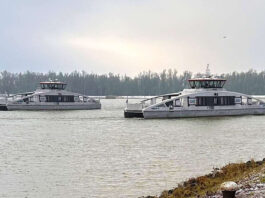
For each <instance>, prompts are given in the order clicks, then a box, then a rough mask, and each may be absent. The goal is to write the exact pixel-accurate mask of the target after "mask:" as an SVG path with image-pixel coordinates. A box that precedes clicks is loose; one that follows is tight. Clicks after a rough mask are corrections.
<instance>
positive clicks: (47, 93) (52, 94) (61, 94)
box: [0, 81, 101, 110]
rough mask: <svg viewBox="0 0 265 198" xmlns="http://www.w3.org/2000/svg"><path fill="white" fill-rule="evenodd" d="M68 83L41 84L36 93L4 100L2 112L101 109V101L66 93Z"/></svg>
mask: <svg viewBox="0 0 265 198" xmlns="http://www.w3.org/2000/svg"><path fill="white" fill-rule="evenodd" d="M65 88H66V83H63V82H58V81H47V82H40V87H39V88H38V89H37V90H35V91H34V92H26V93H18V94H14V95H11V96H6V97H5V98H4V99H3V98H2V100H1V101H2V102H1V104H0V110H89V109H101V103H100V100H97V99H94V98H91V97H88V96H85V95H82V94H78V93H73V92H70V91H66V90H65Z"/></svg>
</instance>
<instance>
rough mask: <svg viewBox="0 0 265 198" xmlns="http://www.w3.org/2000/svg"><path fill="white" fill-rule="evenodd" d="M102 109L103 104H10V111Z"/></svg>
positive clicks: (8, 107)
mask: <svg viewBox="0 0 265 198" xmlns="http://www.w3.org/2000/svg"><path fill="white" fill-rule="evenodd" d="M92 109H101V104H75V105H70V104H69V105H60V104H59V105H45V104H43V105H39V104H36V105H34V104H9V105H7V110H8V111H13V110H92Z"/></svg>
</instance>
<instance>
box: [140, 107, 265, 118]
mask: <svg viewBox="0 0 265 198" xmlns="http://www.w3.org/2000/svg"><path fill="white" fill-rule="evenodd" d="M264 114H265V108H253V109H219V110H179V111H143V117H144V118H146V119H153V118H189V117H190V118H192V117H212V116H236V115H264Z"/></svg>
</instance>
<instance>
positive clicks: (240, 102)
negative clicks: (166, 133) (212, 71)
mask: <svg viewBox="0 0 265 198" xmlns="http://www.w3.org/2000/svg"><path fill="white" fill-rule="evenodd" d="M225 82H226V80H225V79H223V78H215V77H211V76H210V75H208V76H206V77H202V78H193V79H190V80H189V85H190V89H184V90H183V91H181V92H179V93H171V94H165V95H160V96H155V97H152V98H150V99H146V100H142V101H141V102H140V103H137V104H131V103H129V102H128V101H127V104H126V108H125V110H124V117H126V118H131V117H143V118H181V117H200V116H229V115H261V114H265V103H264V101H262V100H261V99H259V98H257V97H252V96H250V95H246V94H242V93H237V92H231V91H227V90H225V89H224V88H223V86H224V84H225Z"/></svg>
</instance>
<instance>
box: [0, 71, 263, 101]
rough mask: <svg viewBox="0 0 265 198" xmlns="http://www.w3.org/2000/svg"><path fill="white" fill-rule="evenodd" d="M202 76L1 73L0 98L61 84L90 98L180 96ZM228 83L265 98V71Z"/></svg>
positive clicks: (228, 86)
mask: <svg viewBox="0 0 265 198" xmlns="http://www.w3.org/2000/svg"><path fill="white" fill-rule="evenodd" d="M194 76H202V74H200V73H199V74H192V73H191V72H189V71H185V72H183V73H180V74H179V73H178V72H177V70H175V69H169V70H163V71H162V72H160V73H156V72H152V71H146V72H141V73H139V74H138V75H137V76H135V77H129V76H126V75H119V74H113V73H109V74H103V75H98V74H94V73H87V72H85V71H82V72H79V71H74V72H71V73H62V72H59V73H56V72H51V71H50V72H48V73H38V72H30V71H27V72H23V73H11V72H8V71H2V72H0V94H14V93H21V92H27V91H34V90H35V89H36V88H37V87H38V86H39V82H41V81H48V80H58V81H62V82H65V83H67V90H69V91H73V92H77V93H82V94H84V95H90V96H106V95H116V96H143V95H145V96H152V95H158V94H164V93H171V92H178V91H181V90H183V89H184V88H188V87H189V85H188V79H190V78H191V77H194ZM219 77H223V78H225V79H227V83H226V84H225V88H226V89H228V90H231V91H236V92H242V93H246V94H252V95H265V70H264V71H261V72H257V71H255V70H252V69H251V70H249V71H247V72H240V73H238V72H232V73H227V74H221V75H219Z"/></svg>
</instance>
